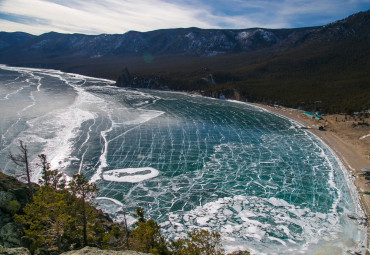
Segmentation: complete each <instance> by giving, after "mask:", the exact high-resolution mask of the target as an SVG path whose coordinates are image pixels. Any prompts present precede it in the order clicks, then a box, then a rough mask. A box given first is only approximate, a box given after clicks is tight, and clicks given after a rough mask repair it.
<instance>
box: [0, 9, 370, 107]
mask: <svg viewBox="0 0 370 255" xmlns="http://www.w3.org/2000/svg"><path fill="white" fill-rule="evenodd" d="M11 42H15V43H13V44H12V43H11ZM10 44H12V45H11V46H9V45H10ZM369 45H370V11H366V12H360V13H357V14H353V15H351V16H349V17H347V18H346V19H343V20H339V21H336V22H332V23H330V24H327V25H325V26H317V27H305V28H294V29H264V28H250V29H200V28H177V29H161V30H155V31H149V32H137V31H129V32H127V33H125V34H102V35H83V34H60V33H56V32H49V33H45V34H42V35H40V36H32V35H27V34H22V33H20V34H19V33H18V34H16V33H14V34H6V33H5V34H4V33H0V62H1V63H3V64H9V65H15V66H28V67H41V68H53V69H60V70H62V71H67V72H74V73H80V74H84V75H88V76H94V77H101V78H109V79H117V78H118V77H120V76H121V74H122V70H124V69H125V68H127V69H128V71H129V73H130V75H132V77H133V79H132V81H133V80H135V81H136V83H135V84H134V83H132V82H131V83H127V84H118V85H121V86H134V87H145V88H167V89H174V90H186V91H194V90H195V91H199V92H201V93H203V94H205V95H212V96H218V95H220V94H227V95H231V97H235V96H234V92H237V93H238V94H239V95H240V100H245V99H248V100H251V101H259V102H266V103H275V102H276V103H280V104H282V105H286V106H290V107H299V106H302V107H304V108H306V109H310V110H311V109H312V110H314V108H317V109H321V110H323V111H327V112H353V111H364V110H367V109H370V103H369V102H368V101H369V100H368V98H369V97H370V95H369V93H370V92H369V91H370V89H369V84H370V81H369V79H370V78H369V76H368V70H370V64H369V61H368V59H370V49H369V48H370V47H369ZM2 46H3V47H2ZM210 76H212V77H214V78H215V79H213V81H212V82H209V81H210V79H208V78H207V77H210ZM135 77H136V79H134V78H135ZM121 78H122V77H121ZM121 80H122V79H121ZM152 81H154V82H152ZM153 84H154V85H153ZM331 93H332V94H334V97H333V96H332V95H330V94H331ZM366 97H367V98H366ZM333 98H335V99H333ZM354 98H356V100H357V102H353V101H354V100H353V99H354ZM318 101H322V102H324V103H323V104H321V105H320V104H319V105H318V104H314V103H313V102H318ZM341 105H346V106H344V107H342V106H341Z"/></svg>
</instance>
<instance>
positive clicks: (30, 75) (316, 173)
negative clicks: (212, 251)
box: [0, 65, 365, 254]
mask: <svg viewBox="0 0 370 255" xmlns="http://www.w3.org/2000/svg"><path fill="white" fill-rule="evenodd" d="M0 109H1V110H0V114H1V118H0V135H1V143H0V166H1V169H2V171H4V172H6V173H8V174H11V175H15V176H19V178H21V179H22V178H24V176H22V172H21V170H20V169H18V168H17V167H16V166H15V165H13V164H12V163H11V162H10V161H9V159H8V157H7V155H8V153H9V151H16V146H17V143H18V139H21V140H23V141H25V142H26V143H27V144H28V145H29V148H30V152H31V153H30V154H31V155H32V159H31V160H32V166H33V172H32V178H33V181H35V182H37V180H38V179H39V178H40V171H39V169H38V168H37V167H36V162H37V155H38V154H40V153H44V154H46V155H47V157H48V159H49V161H50V162H51V166H52V168H53V169H59V170H60V171H62V172H63V173H64V174H65V176H66V178H69V177H71V176H72V175H73V174H75V173H83V174H85V175H86V177H87V178H88V179H89V180H90V181H91V182H96V183H97V184H98V187H99V190H100V191H99V197H98V198H97V202H99V203H100V207H101V208H102V209H103V210H104V211H106V212H108V213H109V214H110V215H111V216H112V217H113V218H115V219H117V220H121V219H122V217H123V214H124V213H125V212H128V213H132V212H133V211H134V209H135V208H136V207H138V206H141V207H143V208H144V209H145V212H146V213H147V216H148V217H151V218H154V219H155V220H157V221H158V222H160V223H161V226H162V232H163V233H164V234H165V235H166V236H167V237H169V238H179V237H185V236H186V232H187V231H190V230H192V229H195V228H204V229H208V230H212V231H217V232H220V233H221V235H222V237H223V242H224V245H225V247H226V248H227V249H228V250H236V249H238V248H251V249H253V250H255V251H257V252H261V253H267V254H271V253H276V254H297V252H301V253H303V254H311V253H313V252H315V251H320V250H322V249H324V250H327V249H329V250H330V249H332V250H333V251H343V252H345V251H346V250H347V249H356V248H357V247H358V246H360V245H361V244H362V242H363V241H364V240H365V238H364V235H365V230H364V228H363V227H361V226H360V225H358V224H357V223H356V222H354V221H352V220H351V219H349V218H348V217H347V215H357V216H360V217H361V216H362V215H363V212H362V211H361V209H360V208H359V205H358V197H357V195H356V191H355V189H354V187H353V185H352V184H351V182H350V181H349V177H348V174H347V173H346V171H345V169H344V167H343V165H342V164H341V162H340V160H339V159H338V158H337V157H336V155H335V154H334V153H333V151H332V150H331V149H330V148H328V147H327V146H326V145H325V144H323V142H322V141H321V140H319V139H318V138H317V137H315V136H313V135H312V134H311V133H310V132H308V131H307V130H304V129H297V128H295V126H297V125H299V124H298V123H294V122H292V121H290V120H288V119H284V118H281V117H280V116H276V115H274V114H271V113H269V112H266V111H264V110H262V109H259V108H256V107H253V106H250V105H248V104H245V103H237V102H231V101H227V100H217V99H210V98H204V97H200V96H191V95H186V94H182V93H174V92H164V91H151V90H133V89H125V88H118V87H115V86H114V82H112V81H108V80H103V79H96V78H91V77H85V76H81V75H77V74H68V73H63V72H60V71H56V70H45V69H31V68H15V67H7V66H4V65H1V66H0ZM131 220H132V219H131Z"/></svg>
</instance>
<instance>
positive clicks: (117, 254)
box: [61, 247, 153, 255]
mask: <svg viewBox="0 0 370 255" xmlns="http://www.w3.org/2000/svg"><path fill="white" fill-rule="evenodd" d="M83 254H89V255H153V254H151V253H142V252H137V251H112V250H100V249H98V248H95V247H85V248H83V249H81V250H76V251H69V252H64V253H62V254H61V255H83Z"/></svg>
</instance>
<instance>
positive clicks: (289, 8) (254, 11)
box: [0, 0, 370, 34]
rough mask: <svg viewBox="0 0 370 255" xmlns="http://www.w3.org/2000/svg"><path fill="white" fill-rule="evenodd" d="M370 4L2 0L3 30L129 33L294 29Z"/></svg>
mask: <svg viewBox="0 0 370 255" xmlns="http://www.w3.org/2000/svg"><path fill="white" fill-rule="evenodd" d="M369 8H370V0H326V1H322V0H320V1H319V0H311V1H308V0H295V1H293V0H249V1H245V0H214V1H207V0H172V1H170V0H140V1H137V0H0V30H3V31H9V32H11V31H24V32H28V33H32V34H41V33H45V32H49V31H56V32H62V33H85V34H101V33H125V32H127V31H129V30H136V31H150V30H156V29H164V28H177V27H200V28H250V27H265V28H290V27H302V26H313V25H323V24H326V23H329V22H331V21H334V20H337V19H341V18H344V17H346V16H348V15H350V14H352V13H355V12H358V11H361V10H368V9H369Z"/></svg>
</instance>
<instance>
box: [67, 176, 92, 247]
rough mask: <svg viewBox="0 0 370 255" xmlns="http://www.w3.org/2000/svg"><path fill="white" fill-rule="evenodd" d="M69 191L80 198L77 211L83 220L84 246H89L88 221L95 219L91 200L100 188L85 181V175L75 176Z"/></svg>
mask: <svg viewBox="0 0 370 255" xmlns="http://www.w3.org/2000/svg"><path fill="white" fill-rule="evenodd" d="M69 190H70V191H71V194H72V195H73V196H75V197H76V198H78V203H77V207H76V208H75V210H76V213H77V215H79V216H80V217H81V220H82V235H83V246H87V245H88V240H87V227H88V220H89V219H90V220H92V218H94V215H93V208H92V207H91V206H90V203H91V200H92V199H94V198H95V197H96V194H97V192H98V188H97V186H96V184H95V183H94V184H91V183H89V181H88V180H86V179H85V177H84V175H82V174H75V175H74V176H73V179H72V181H71V182H70V183H69Z"/></svg>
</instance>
